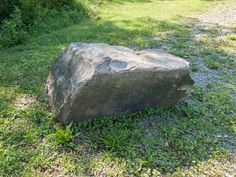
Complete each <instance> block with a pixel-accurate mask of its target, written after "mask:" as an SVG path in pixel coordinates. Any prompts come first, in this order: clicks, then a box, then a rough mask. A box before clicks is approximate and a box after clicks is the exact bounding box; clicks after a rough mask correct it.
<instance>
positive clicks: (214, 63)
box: [205, 60, 221, 70]
mask: <svg viewBox="0 0 236 177" xmlns="http://www.w3.org/2000/svg"><path fill="white" fill-rule="evenodd" d="M205 63H206V65H207V67H208V68H209V69H216V70H217V69H220V68H221V66H220V63H219V62H217V61H213V60H206V61H205Z"/></svg>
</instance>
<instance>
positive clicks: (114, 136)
mask: <svg viewBox="0 0 236 177" xmlns="http://www.w3.org/2000/svg"><path fill="white" fill-rule="evenodd" d="M127 138H128V131H127V130H122V131H118V130H114V129H112V130H110V131H109V130H106V131H104V132H103V133H102V135H101V136H100V137H99V139H100V141H101V144H102V145H103V146H105V148H107V149H108V150H111V151H118V150H121V149H122V148H124V146H125V144H126V140H127Z"/></svg>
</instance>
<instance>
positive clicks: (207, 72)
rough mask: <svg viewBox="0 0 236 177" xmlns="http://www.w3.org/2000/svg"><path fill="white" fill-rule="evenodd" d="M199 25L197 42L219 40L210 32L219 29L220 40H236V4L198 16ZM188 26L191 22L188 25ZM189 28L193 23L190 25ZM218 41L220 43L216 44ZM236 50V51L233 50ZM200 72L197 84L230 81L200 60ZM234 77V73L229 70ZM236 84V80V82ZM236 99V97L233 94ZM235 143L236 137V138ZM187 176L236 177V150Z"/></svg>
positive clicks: (229, 4) (198, 72)
mask: <svg viewBox="0 0 236 177" xmlns="http://www.w3.org/2000/svg"><path fill="white" fill-rule="evenodd" d="M194 19H196V23H194V24H191V25H192V28H193V31H194V33H193V37H194V38H195V39H196V40H202V39H203V38H207V39H211V40H214V41H216V40H217V39H215V38H214V37H212V34H210V33H209V31H210V30H209V29H216V30H215V31H214V33H218V39H224V38H226V37H227V36H235V37H236V1H229V2H227V3H225V2H224V3H222V4H220V5H218V6H216V7H215V8H213V9H211V10H210V11H208V12H207V13H204V14H199V15H198V16H194ZM187 23H188V22H187ZM188 25H189V24H188ZM216 42H217V41H216ZM233 49H235V48H233ZM230 55H231V56H233V57H235V60H236V51H232V52H231V53H230ZM196 64H197V65H198V66H199V68H200V70H199V71H197V72H194V73H193V75H192V76H193V79H194V80H195V82H196V83H199V84H202V85H207V84H209V83H215V82H219V83H221V84H224V83H225V82H226V81H224V79H220V78H222V77H224V76H223V75H222V70H212V69H208V68H207V67H206V66H205V65H204V63H203V61H201V60H199V61H197V63H196ZM227 72H228V73H227V74H229V75H230V72H231V71H227ZM235 84H236V81H235ZM232 96H233V98H235V102H236V96H235V95H232ZM233 139H234V140H232V141H235V138H233ZM186 175H187V176H199V177H207V176H219V177H221V176H222V177H223V176H224V177H236V152H235V149H232V150H231V153H230V155H229V157H228V158H226V159H224V160H222V159H214V160H210V161H207V162H203V163H202V164H200V165H199V166H198V167H193V168H192V169H190V170H189V171H188V172H187V174H186Z"/></svg>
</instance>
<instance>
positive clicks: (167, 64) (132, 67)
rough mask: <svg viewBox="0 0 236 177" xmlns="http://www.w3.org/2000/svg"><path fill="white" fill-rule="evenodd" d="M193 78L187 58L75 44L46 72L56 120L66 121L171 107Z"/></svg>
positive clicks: (105, 46) (185, 90)
mask: <svg viewBox="0 0 236 177" xmlns="http://www.w3.org/2000/svg"><path fill="white" fill-rule="evenodd" d="M193 83H194V82H193V80H192V79H191V77H190V74H189V70H188V63H187V62H186V61H185V60H183V59H181V58H178V57H175V56H172V55H170V54H168V53H166V52H165V51H163V50H160V49H148V50H143V51H138V52H135V51H133V50H131V49H128V48H125V47H120V46H110V45H107V44H101V43H100V44H99V43H97V44H86V43H74V44H71V45H70V46H69V48H68V49H66V50H65V51H64V52H63V54H62V55H61V56H60V57H59V58H58V59H57V61H56V63H55V65H54V67H53V69H52V71H51V73H50V74H49V77H48V82H47V96H48V98H49V104H50V106H51V108H52V110H53V111H54V112H55V114H56V120H58V121H59V122H61V123H62V124H64V125H66V124H68V123H70V122H71V121H74V122H78V121H82V120H87V119H92V118H98V117H103V116H120V115H126V114H129V113H132V112H137V111H140V110H143V109H144V108H146V107H157V106H171V105H174V104H175V103H176V102H177V101H178V100H180V99H181V98H183V97H184V96H185V95H186V92H187V91H188V90H189V89H190V88H191V87H192V85H193Z"/></svg>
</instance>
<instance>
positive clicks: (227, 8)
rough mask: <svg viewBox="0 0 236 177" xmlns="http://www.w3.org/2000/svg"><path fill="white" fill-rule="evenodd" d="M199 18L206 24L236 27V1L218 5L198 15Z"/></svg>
mask: <svg viewBox="0 0 236 177" xmlns="http://www.w3.org/2000/svg"><path fill="white" fill-rule="evenodd" d="M197 18H198V20H199V21H200V22H201V23H203V24H205V25H212V26H223V27H226V28H232V27H236V1H231V2H230V3H223V4H221V5H218V6H217V7H215V8H213V9H212V10H210V11H208V12H207V13H205V14H201V15H199V16H197Z"/></svg>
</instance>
